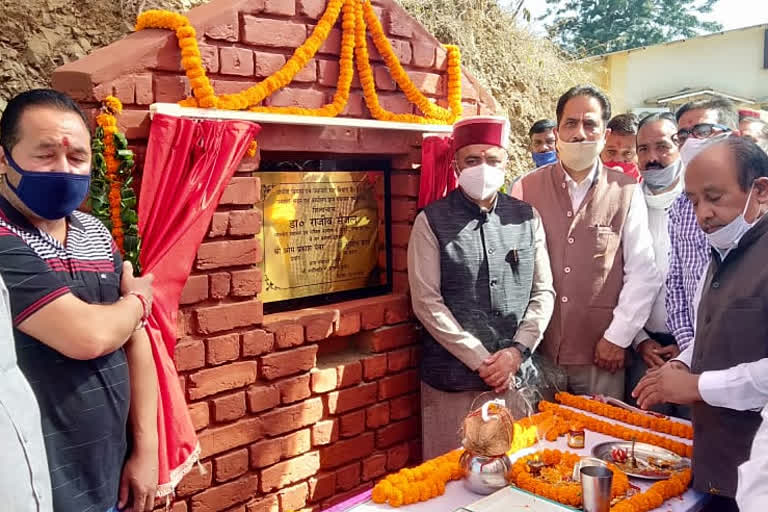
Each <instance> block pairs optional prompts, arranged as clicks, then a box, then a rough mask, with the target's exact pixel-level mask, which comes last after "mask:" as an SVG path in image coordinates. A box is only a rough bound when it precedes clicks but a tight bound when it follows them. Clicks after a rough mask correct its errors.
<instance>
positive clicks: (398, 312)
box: [53, 0, 494, 512]
mask: <svg viewBox="0 0 768 512" xmlns="http://www.w3.org/2000/svg"><path fill="white" fill-rule="evenodd" d="M325 3H326V0H295V1H294V0H214V1H212V2H210V3H209V4H207V5H205V6H202V7H200V8H197V9H194V10H193V11H191V12H190V13H189V17H190V19H191V21H192V22H193V24H194V25H195V27H196V28H197V31H198V34H199V35H200V47H201V51H202V53H203V55H204V60H205V63H206V67H207V69H208V73H209V76H210V77H211V78H212V79H213V82H214V87H215V89H216V91H217V92H220V93H221V92H237V91H239V90H242V89H244V88H246V87H248V86H250V85H253V84H254V83H255V82H256V81H258V80H260V79H262V78H263V77H265V76H267V75H269V74H271V73H273V72H274V71H275V70H277V69H278V68H279V66H280V65H282V63H283V62H284V61H285V59H286V58H287V57H288V56H290V54H291V52H292V51H293V49H295V48H296V47H297V46H299V45H300V44H301V43H302V42H303V41H304V40H305V39H306V37H307V34H308V33H309V32H310V31H311V29H312V27H313V26H314V24H315V23H316V22H317V21H316V20H317V19H318V18H319V16H320V15H321V14H322V12H323V10H324V7H325ZM374 4H375V6H376V9H377V11H378V12H379V15H380V18H381V19H382V23H383V25H384V27H385V29H386V30H387V32H388V35H389V37H390V39H391V41H392V44H393V46H394V48H395V51H396V52H397V53H398V55H399V56H400V59H401V61H402V62H403V64H404V66H405V68H406V69H407V70H408V71H409V74H410V76H411V77H412V78H413V79H414V81H415V82H416V83H417V85H419V87H420V88H421V90H422V91H423V92H424V93H425V94H427V95H429V96H431V97H433V98H435V99H436V100H437V101H439V102H441V103H443V104H444V103H445V80H444V77H443V76H442V72H443V70H444V69H445V52H444V51H443V50H442V49H441V48H440V47H439V44H438V43H437V41H436V40H435V39H434V38H433V37H432V36H431V35H429V34H428V33H427V32H426V31H425V30H424V29H423V28H422V27H421V26H420V25H418V24H417V23H416V22H415V21H414V20H413V19H411V18H410V17H408V16H407V15H406V14H405V13H404V11H403V10H402V9H401V8H400V7H399V6H398V5H397V4H396V3H394V2H393V1H392V0H374ZM339 40H340V32H339V30H338V28H337V29H335V30H334V31H333V32H332V34H331V36H330V37H329V40H328V42H327V43H326V45H325V46H324V47H323V49H321V51H320V52H319V54H318V55H317V56H316V57H315V58H314V59H313V60H312V62H310V64H309V65H308V66H307V67H306V68H305V69H304V70H302V71H301V72H300V73H299V75H298V76H297V77H296V79H295V80H294V82H293V83H292V84H290V86H288V87H287V88H285V89H284V90H282V91H280V92H278V93H276V94H275V95H273V96H272V97H271V98H269V99H267V101H266V103H267V104H268V105H301V106H305V107H312V106H320V105H321V104H323V103H325V102H328V101H330V99H331V97H332V95H333V93H334V90H335V83H336V78H337V74H338V52H339ZM369 49H370V50H371V54H372V59H373V60H374V61H375V62H374V65H375V78H376V85H377V88H378V90H379V94H380V99H381V102H382V104H384V105H385V107H386V108H389V109H391V110H393V111H395V112H413V111H414V110H413V107H412V106H411V105H410V104H409V103H408V102H407V101H406V100H405V97H404V96H403V95H402V92H401V91H399V90H398V88H397V87H396V86H395V84H394V83H393V82H392V80H391V79H390V78H389V76H388V74H387V72H386V69H385V68H384V67H383V65H382V64H381V57H380V56H379V55H378V53H377V52H376V51H375V49H373V45H372V43H371V42H370V41H369ZM179 61H180V55H179V51H178V48H177V46H176V41H175V37H174V36H173V35H172V34H170V33H169V32H166V31H157V30H152V31H145V32H141V33H138V34H133V35H131V36H129V37H128V38H126V39H123V40H121V41H118V42H116V43H114V44H112V45H111V46H110V47H108V48H106V49H102V50H98V51H96V52H94V53H93V54H91V55H89V56H88V57H86V58H84V59H82V60H80V61H77V62H74V63H71V64H67V65H65V66H63V67H62V68H60V69H59V70H57V71H56V73H55V74H54V77H53V84H54V87H56V88H58V89H60V90H63V91H65V92H68V93H69V94H71V95H72V96H74V97H75V98H76V99H77V100H78V101H80V102H81V104H82V105H83V106H85V107H86V108H88V109H91V112H92V113H93V112H95V109H96V107H97V105H98V101H99V100H101V99H103V98H104V97H106V96H107V95H109V94H115V95H117V96H118V97H119V98H120V99H121V100H122V101H123V103H124V104H125V111H124V112H123V115H122V116H121V117H120V120H119V123H120V125H121V127H122V128H123V129H124V130H125V131H126V134H127V136H128V138H129V139H130V140H131V143H132V146H133V147H134V149H135V150H136V152H137V162H138V164H137V174H138V175H139V176H140V172H141V166H142V160H143V158H142V157H143V152H144V150H145V148H146V138H147V135H148V130H149V126H150V122H149V119H148V112H147V109H148V105H150V104H151V103H153V102H174V101H177V100H179V99H182V98H183V97H184V96H185V95H186V94H188V92H189V85H188V82H187V80H186V78H185V77H184V76H183V73H182V72H181V69H180V67H179ZM464 78H465V79H464V96H465V98H464V103H465V111H466V113H467V114H476V113H485V112H490V111H492V110H493V105H494V102H493V99H492V98H491V97H490V95H488V93H487V92H485V91H484V90H483V89H482V88H481V87H480V86H479V85H477V82H476V81H475V80H474V79H473V78H472V77H471V76H470V75H469V74H465V77H464ZM345 115H348V116H352V117H370V116H369V114H368V111H367V109H366V107H365V106H364V104H363V100H362V95H361V92H360V89H359V86H357V87H355V88H354V89H353V91H352V94H351V97H350V103H349V106H348V108H347V111H346V113H345ZM258 141H259V146H260V148H261V150H262V151H265V152H268V151H279V152H280V154H281V155H285V154H286V153H291V152H303V153H304V154H307V153H312V154H313V155H318V154H323V153H325V154H328V155H332V156H338V155H349V156H360V155H376V156H387V157H390V158H391V159H392V164H393V173H392V197H391V211H392V221H393V224H392V251H393V271H394V272H393V288H394V292H393V293H392V294H390V295H387V296H384V297H377V298H371V299H365V300H358V301H350V302H344V303H340V304H336V305H334V306H327V307H318V308H312V309H307V310H300V311H291V312H287V313H281V314H275V315H266V316H264V315H263V305H262V303H261V301H260V300H259V293H260V291H261V271H260V269H259V263H260V260H261V248H260V245H259V242H258V239H257V237H256V235H257V234H258V233H259V232H260V230H261V227H262V219H261V212H260V211H259V210H258V208H257V207H258V203H259V200H260V197H259V196H260V183H259V178H258V173H257V172H255V171H256V167H257V163H256V162H253V161H247V160H246V161H244V162H243V163H242V164H241V167H240V168H239V170H238V173H237V174H236V176H235V177H234V178H233V180H232V182H231V183H230V184H229V186H228V188H227V190H226V192H225V194H224V196H223V198H222V201H221V204H220V205H219V206H218V209H217V211H216V213H215V215H214V217H213V220H212V222H211V226H210V229H209V231H208V235H207V236H206V238H205V240H204V241H203V243H202V245H201V246H200V249H199V250H198V254H197V258H196V261H195V263H194V266H193V268H192V271H191V275H190V277H189V280H188V282H187V285H186V287H185V289H184V293H183V295H182V298H181V301H180V302H181V308H180V312H179V318H178V337H179V340H178V344H177V346H176V353H175V361H176V365H177V368H178V371H179V375H180V380H181V384H182V386H183V387H184V389H185V394H186V396H187V400H188V403H189V409H190V414H191V416H192V420H193V423H194V425H195V428H196V430H197V431H198V435H199V437H200V442H201V445H202V451H203V453H202V461H201V462H202V467H203V468H205V470H206V472H205V474H200V472H198V471H197V469H194V470H192V472H191V473H190V474H189V475H188V476H187V477H186V478H185V479H184V480H183V481H182V482H181V484H180V485H179V487H178V493H177V497H176V501H175V502H174V505H173V509H172V510H173V511H174V512H187V511H190V512H210V511H237V512H246V511H247V512H261V511H274V512H277V511H280V512H287V511H290V510H298V509H305V508H306V509H307V510H320V509H322V508H324V507H326V506H328V505H330V504H333V503H335V502H338V501H340V500H342V499H344V498H346V497H348V496H349V495H351V494H354V493H358V492H360V491H362V490H364V489H366V488H368V487H370V486H371V485H372V484H373V482H374V481H375V480H376V479H377V478H379V477H381V476H382V475H384V474H386V473H388V472H391V471H395V470H397V469H399V468H401V467H403V466H405V465H406V464H409V463H412V462H416V461H417V460H418V459H419V457H420V452H421V449H420V444H419V415H418V414H419V395H418V385H419V383H418V374H417V370H416V366H417V361H418V345H417V334H418V333H417V328H416V324H415V323H414V322H413V320H412V318H411V312H410V307H409V299H408V296H407V292H408V285H407V269H406V265H407V262H406V248H407V243H408V237H409V235H410V229H411V225H412V222H413V220H414V217H415V215H416V198H417V196H418V182H419V176H418V171H417V170H414V167H415V166H417V164H418V163H419V160H420V141H421V134H419V133H415V132H394V131H386V130H370V129H369V130H361V129H355V128H339V127H297V126H284V125H265V126H264V127H263V130H262V132H261V133H260V134H259V137H258ZM255 206H256V208H255Z"/></svg>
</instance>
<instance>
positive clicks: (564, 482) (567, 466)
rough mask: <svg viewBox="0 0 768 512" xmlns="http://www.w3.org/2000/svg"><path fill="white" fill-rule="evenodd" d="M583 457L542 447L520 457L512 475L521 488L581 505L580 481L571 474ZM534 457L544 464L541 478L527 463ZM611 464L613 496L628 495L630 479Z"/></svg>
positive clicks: (569, 503)
mask: <svg viewBox="0 0 768 512" xmlns="http://www.w3.org/2000/svg"><path fill="white" fill-rule="evenodd" d="M580 459H581V456H580V455H578V454H575V453H572V452H561V451H560V450H543V451H541V452H537V453H533V454H531V455H527V456H525V457H521V458H519V459H517V460H516V461H515V463H514V464H513V465H512V468H511V469H510V471H509V477H510V480H511V481H512V482H514V483H515V485H517V486H518V487H519V488H521V489H525V490H526V491H529V492H532V493H533V494H538V495H539V496H543V497H545V498H548V499H551V500H553V501H557V502H559V503H562V504H564V505H571V506H574V507H577V506H580V505H581V483H579V482H574V481H571V475H573V468H574V466H575V465H576V464H577V463H578V462H579V460H580ZM533 460H540V461H541V462H543V463H544V465H545V468H544V469H542V471H541V474H540V476H539V477H535V476H534V475H533V474H531V468H530V466H529V465H528V462H529V461H533ZM608 467H609V469H610V470H611V471H613V483H612V485H611V495H612V496H613V497H614V498H617V497H619V496H623V495H625V494H626V493H627V491H628V490H629V478H628V477H627V475H626V474H625V473H624V472H623V471H621V470H620V469H619V468H617V467H616V466H614V465H612V464H608Z"/></svg>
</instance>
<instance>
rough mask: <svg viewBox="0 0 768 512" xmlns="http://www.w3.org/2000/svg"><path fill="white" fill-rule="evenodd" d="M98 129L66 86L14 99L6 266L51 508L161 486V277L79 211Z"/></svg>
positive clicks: (142, 497) (96, 505) (6, 163)
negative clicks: (153, 326) (156, 336)
mask: <svg viewBox="0 0 768 512" xmlns="http://www.w3.org/2000/svg"><path fill="white" fill-rule="evenodd" d="M90 139H91V137H90V133H89V130H88V124H87V120H86V117H85V115H84V114H83V112H82V111H81V110H80V108H79V107H78V106H77V105H76V104H75V103H74V102H73V101H72V100H71V99H70V98H69V97H67V96H66V95H63V94H61V93H58V92H56V91H52V90H46V89H39V90H33V91H28V92H25V93H22V94H20V95H18V96H16V97H15V98H13V99H12V100H11V101H10V102H9V103H8V106H7V107H6V109H5V111H4V112H3V115H2V119H0V145H2V153H1V154H0V174H2V178H1V179H0V273H2V277H3V279H4V280H5V282H6V284H7V286H8V292H9V297H10V303H11V312H12V321H13V325H14V328H15V339H16V348H17V353H18V359H19V367H20V368H21V370H22V372H23V373H24V374H25V375H26V377H27V379H28V380H29V382H30V385H31V386H32V389H33V391H34V393H35V395H36V397H37V400H38V402H39V404H40V413H41V417H42V428H43V434H44V438H45V445H46V452H47V455H48V462H49V468H50V474H51V484H52V488H53V509H54V510H56V511H57V512H82V511H84V510H88V511H90V512H107V511H112V510H115V507H116V506H119V507H121V508H123V507H125V506H126V505H130V506H131V510H133V511H145V510H151V509H152V506H153V504H154V494H155V487H156V485H157V424H156V421H157V379H156V373H155V368H154V362H153V359H152V352H151V347H150V345H149V338H148V337H147V334H146V331H145V330H144V322H145V320H146V319H147V317H148V315H149V312H150V308H151V305H152V277H151V276H146V277H141V278H137V277H134V276H133V269H132V267H131V265H130V263H125V264H123V262H122V259H121V257H120V252H119V250H118V249H117V246H116V245H115V242H114V241H113V240H112V237H111V235H110V233H109V231H107V229H106V228H105V227H104V226H103V225H102V224H101V223H100V222H99V221H98V220H96V219H95V218H93V217H91V216H90V215H86V214H84V213H81V212H78V211H76V210H75V209H76V208H77V207H78V206H79V205H80V204H81V203H82V202H83V200H84V199H85V198H86V196H87V194H88V189H89V183H90V170H91V148H90V143H91V140H90ZM129 422H130V427H131V429H130V430H131V434H132V443H131V451H130V453H128V449H127V448H128V439H127V431H128V426H129ZM126 458H127V459H126Z"/></svg>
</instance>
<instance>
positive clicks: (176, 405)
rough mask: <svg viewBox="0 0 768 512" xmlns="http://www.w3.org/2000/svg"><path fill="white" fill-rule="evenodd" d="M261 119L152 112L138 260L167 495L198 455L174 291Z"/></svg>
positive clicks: (178, 293)
mask: <svg viewBox="0 0 768 512" xmlns="http://www.w3.org/2000/svg"><path fill="white" fill-rule="evenodd" d="M259 130H260V127H259V126H258V125H256V124H253V123H249V122H245V121H210V120H206V121H201V120H192V119H184V118H177V117H171V116H166V115H161V114H158V115H156V116H155V117H154V119H153V120H152V128H151V130H150V134H149V145H148V148H147V154H146V160H145V162H144V172H143V176H142V182H141V193H140V196H139V233H140V234H141V237H142V246H141V256H140V257H141V266H142V270H143V272H144V273H149V272H151V273H152V274H154V275H155V281H154V285H153V287H154V302H153V308H152V316H151V318H150V319H149V325H148V328H147V332H148V333H149V338H150V340H151V342H152V353H153V355H154V358H155V366H156V367H157V378H158V385H159V396H158V418H157V424H158V431H159V432H158V440H159V449H160V453H159V461H160V466H159V469H160V471H159V484H160V485H159V488H158V496H167V495H168V494H170V493H171V492H173V489H174V487H175V486H176V485H177V484H178V482H179V480H181V478H182V477H183V476H184V474H185V473H187V472H188V471H189V469H190V468H191V467H192V466H193V465H194V463H195V461H196V460H197V458H198V455H199V450H200V449H199V446H198V442H197V436H196V434H195V429H194V428H193V426H192V421H191V419H190V417H189V411H188V410H187V404H186V400H185V399H184V393H183V391H182V390H181V386H180V385H179V378H178V375H177V373H176V368H175V367H174V364H173V353H174V348H175V345H176V316H177V314H178V308H179V306H178V304H179V298H180V297H181V291H182V289H183V288H184V284H185V283H186V281H187V277H188V276H189V272H190V269H191V268H192V263H193V262H194V259H195V255H196V254H197V249H198V247H199V246H200V242H202V240H203V237H204V236H205V233H206V231H207V230H208V225H209V224H210V222H211V218H212V217H213V213H214V210H215V209H216V207H217V205H218V204H219V200H220V198H221V195H222V194H223V193H224V189H225V188H226V186H227V184H228V183H229V181H230V180H231V178H232V175H233V174H234V173H235V171H236V170H237V167H238V166H239V165H240V161H241V160H242V158H243V155H244V154H245V152H246V150H247V149H248V144H249V143H250V141H251V140H252V139H253V137H254V136H255V135H256V134H257V133H258V132H259Z"/></svg>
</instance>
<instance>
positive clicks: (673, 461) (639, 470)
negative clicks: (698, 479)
mask: <svg viewBox="0 0 768 512" xmlns="http://www.w3.org/2000/svg"><path fill="white" fill-rule="evenodd" d="M592 455H594V456H595V457H597V458H598V459H600V460H604V461H606V462H610V463H611V464H613V465H614V466H616V467H618V468H619V469H620V470H622V471H623V472H624V473H626V474H627V476H631V477H634V478H643V479H645V480H666V479H667V478H669V477H670V476H671V475H672V473H674V472H675V471H682V470H683V469H686V468H689V467H690V466H691V461H690V460H688V459H686V458H684V457H680V456H679V455H677V454H676V453H673V452H671V451H669V450H665V449H664V448H660V447H658V446H653V445H650V444H645V443H633V442H632V441H610V442H607V443H600V444H598V445H597V446H595V447H594V448H592Z"/></svg>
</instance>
